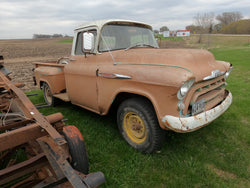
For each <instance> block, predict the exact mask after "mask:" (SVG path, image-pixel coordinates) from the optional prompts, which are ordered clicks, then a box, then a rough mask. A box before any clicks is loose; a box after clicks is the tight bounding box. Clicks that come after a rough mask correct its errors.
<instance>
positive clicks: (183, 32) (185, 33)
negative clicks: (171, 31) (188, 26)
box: [176, 30, 190, 37]
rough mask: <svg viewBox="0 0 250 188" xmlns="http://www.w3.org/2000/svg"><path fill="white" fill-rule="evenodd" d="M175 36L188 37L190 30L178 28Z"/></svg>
mask: <svg viewBox="0 0 250 188" xmlns="http://www.w3.org/2000/svg"><path fill="white" fill-rule="evenodd" d="M176 36H177V37H189V36H190V30H178V31H177V32H176Z"/></svg>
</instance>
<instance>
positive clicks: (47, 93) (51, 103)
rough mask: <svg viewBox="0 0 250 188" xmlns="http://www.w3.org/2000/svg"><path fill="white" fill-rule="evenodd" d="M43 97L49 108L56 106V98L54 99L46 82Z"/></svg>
mask: <svg viewBox="0 0 250 188" xmlns="http://www.w3.org/2000/svg"><path fill="white" fill-rule="evenodd" d="M43 97H44V100H45V102H46V104H47V105H49V106H54V105H55V97H53V95H52V93H51V89H50V87H49V85H48V84H47V83H46V82H44V83H43Z"/></svg>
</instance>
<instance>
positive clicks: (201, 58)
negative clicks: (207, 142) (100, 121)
mask: <svg viewBox="0 0 250 188" xmlns="http://www.w3.org/2000/svg"><path fill="white" fill-rule="evenodd" d="M34 64H35V70H34V74H35V81H36V83H37V85H38V86H39V87H40V88H41V89H42V90H43V94H44V98H45V101H46V102H47V104H48V105H53V104H54V103H55V101H56V100H58V99H61V100H63V101H71V103H72V104H75V105H78V106H81V107H82V108H85V109H87V110H90V111H93V112H95V113H98V114H100V115H106V114H108V113H109V112H110V110H111V109H115V110H116V112H117V124H118V128H119V131H120V132H121V135H122V136H123V138H124V139H125V140H126V141H127V143H128V144H130V145H131V146H132V147H133V148H135V149H137V150H139V151H141V152H144V153H152V152H154V151H157V150H159V149H160V148H161V145H162V143H163V140H164V137H165V132H166V131H165V130H171V131H175V132H180V133H185V132H191V131H195V130H197V129H199V128H201V127H204V126H205V125H207V124H209V123H210V122H212V121H213V120H215V119H216V118H218V117H219V116H220V115H222V114H223V113H224V112H225V111H226V110H227V109H228V108H229V106H230V105H231V103H232V94H231V93H230V92H229V91H228V90H226V89H225V87H226V85H227V83H226V79H227V78H228V76H229V74H230V72H231V70H232V69H233V66H232V65H231V64H230V63H228V62H224V61H217V60H215V58H214V56H213V55H212V54H211V53H210V52H208V51H207V50H201V49H159V47H158V44H157V41H156V40H155V38H154V34H153V32H152V27H151V26H150V25H147V24H145V23H141V22H136V21H128V20H105V21H96V22H93V23H90V24H86V25H82V26H79V27H77V28H76V29H75V30H74V40H73V45H72V51H71V56H70V57H67V58H61V59H59V60H58V61H55V62H46V63H41V62H35V63H34Z"/></svg>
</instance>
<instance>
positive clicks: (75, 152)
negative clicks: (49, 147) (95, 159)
mask: <svg viewBox="0 0 250 188" xmlns="http://www.w3.org/2000/svg"><path fill="white" fill-rule="evenodd" d="M62 133H63V135H64V137H65V139H66V141H67V142H68V147H69V153H70V155H71V158H72V160H71V162H70V164H71V165H72V167H73V168H74V169H76V170H77V171H79V172H82V173H83V174H88V173H89V161H88V153H87V150H86V146H85V142H84V139H83V137H82V134H81V132H80V131H79V130H78V128H76V127H75V126H65V127H63V132H62Z"/></svg>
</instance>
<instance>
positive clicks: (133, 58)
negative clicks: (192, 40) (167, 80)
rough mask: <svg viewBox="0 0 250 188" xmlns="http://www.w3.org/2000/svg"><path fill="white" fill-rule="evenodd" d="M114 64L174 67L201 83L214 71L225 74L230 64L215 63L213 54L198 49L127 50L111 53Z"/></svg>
mask: <svg viewBox="0 0 250 188" xmlns="http://www.w3.org/2000/svg"><path fill="white" fill-rule="evenodd" d="M112 55H113V57H114V60H115V61H116V64H123V65H126V64H127V65H141V66H165V67H176V68H180V69H184V70H186V71H188V72H191V73H192V74H193V76H194V77H195V78H196V81H202V80H203V78H204V77H207V76H210V75H211V72H212V71H214V70H220V71H221V72H226V71H227V70H228V69H229V67H230V63H227V62H223V61H216V60H215V58H214V56H213V54H212V53H210V52H209V51H207V50H200V49H148V48H147V49H145V48H144V49H139V48H137V49H129V50H127V51H124V50H123V51H122V53H121V51H115V52H112Z"/></svg>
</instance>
